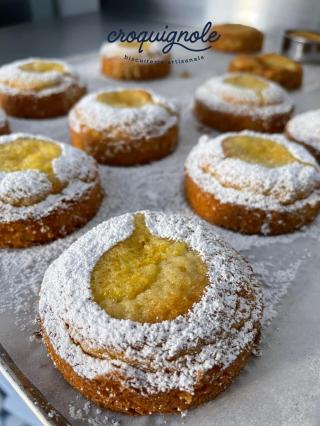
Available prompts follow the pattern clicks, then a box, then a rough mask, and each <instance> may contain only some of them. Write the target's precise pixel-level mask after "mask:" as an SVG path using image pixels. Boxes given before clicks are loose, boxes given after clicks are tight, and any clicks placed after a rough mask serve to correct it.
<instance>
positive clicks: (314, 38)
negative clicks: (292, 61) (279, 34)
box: [290, 30, 320, 43]
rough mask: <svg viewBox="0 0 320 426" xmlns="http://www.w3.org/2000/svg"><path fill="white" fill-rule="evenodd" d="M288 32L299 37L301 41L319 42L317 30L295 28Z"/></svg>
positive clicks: (319, 34)
mask: <svg viewBox="0 0 320 426" xmlns="http://www.w3.org/2000/svg"><path fill="white" fill-rule="evenodd" d="M290 34H292V35H294V36H295V37H300V38H301V39H302V40H303V41H311V42H315V43H320V32H317V31H307V30H296V31H290Z"/></svg>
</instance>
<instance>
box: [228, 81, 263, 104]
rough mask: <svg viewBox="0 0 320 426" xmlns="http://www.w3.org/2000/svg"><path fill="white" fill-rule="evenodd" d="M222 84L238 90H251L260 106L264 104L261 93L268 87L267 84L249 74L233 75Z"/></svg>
mask: <svg viewBox="0 0 320 426" xmlns="http://www.w3.org/2000/svg"><path fill="white" fill-rule="evenodd" d="M224 83H227V84H230V85H231V86H234V87H238V88H240V89H251V90H253V91H254V92H255V94H256V95H257V98H258V99H259V102H260V104H261V105H263V103H264V96H263V91H264V90H265V89H266V88H267V87H268V83H267V82H265V81H263V80H261V79H259V78H256V77H254V76H252V75H250V74H243V75H235V76H231V77H227V78H225V79H224Z"/></svg>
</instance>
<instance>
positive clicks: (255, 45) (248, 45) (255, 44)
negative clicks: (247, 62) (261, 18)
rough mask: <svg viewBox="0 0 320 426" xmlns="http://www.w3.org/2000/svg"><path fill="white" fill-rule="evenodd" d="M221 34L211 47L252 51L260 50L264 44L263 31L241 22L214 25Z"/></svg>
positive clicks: (228, 50)
mask: <svg viewBox="0 0 320 426" xmlns="http://www.w3.org/2000/svg"><path fill="white" fill-rule="evenodd" d="M212 30H213V31H217V33H218V34H220V36H221V37H220V38H219V40H218V41H216V42H214V43H212V45H211V48H212V49H214V50H219V51H222V52H232V53H251V52H259V50H261V48H262V44H263V33H262V32H261V31H259V30H257V29H256V28H253V27H249V26H246V25H240V24H220V25H214V26H213V27H212Z"/></svg>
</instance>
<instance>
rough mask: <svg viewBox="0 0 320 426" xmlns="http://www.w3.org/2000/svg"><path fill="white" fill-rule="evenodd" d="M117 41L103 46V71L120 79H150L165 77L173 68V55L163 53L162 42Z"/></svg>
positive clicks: (106, 74)
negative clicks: (141, 49) (140, 49)
mask: <svg viewBox="0 0 320 426" xmlns="http://www.w3.org/2000/svg"><path fill="white" fill-rule="evenodd" d="M140 44H141V43H138V42H132V43H129V42H123V43H122V42H115V43H105V44H104V45H103V46H102V48H101V52H100V55H101V72H102V74H104V75H105V76H106V77H111V78H116V79H119V80H150V79H153V78H160V77H165V76H166V75H168V74H169V72H170V69H171V57H170V55H169V54H164V53H162V45H161V44H160V43H149V42H145V43H144V44H143V51H142V52H139V47H140Z"/></svg>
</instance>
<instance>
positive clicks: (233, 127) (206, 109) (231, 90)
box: [195, 73, 294, 133]
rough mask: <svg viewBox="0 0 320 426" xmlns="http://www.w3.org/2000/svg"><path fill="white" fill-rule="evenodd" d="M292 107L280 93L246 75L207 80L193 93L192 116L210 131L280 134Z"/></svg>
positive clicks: (277, 87) (235, 74)
mask: <svg viewBox="0 0 320 426" xmlns="http://www.w3.org/2000/svg"><path fill="white" fill-rule="evenodd" d="M293 109H294V107H293V103H292V102H291V100H290V98H289V96H288V94H287V93H286V91H285V90H284V89H282V88H281V87H280V86H278V85H277V84H276V83H273V82H271V81H268V80H266V79H264V78H262V77H258V76H254V75H252V74H246V73H234V74H225V75H222V76H219V77H214V78H211V79H210V80H208V81H206V82H205V83H204V84H203V85H201V86H200V87H198V89H197V90H196V93H195V115H196V117H197V118H198V120H199V121H200V122H202V123H203V124H205V125H207V126H209V127H213V128H214V129H217V130H220V131H223V132H226V131H238V130H244V129H250V130H255V131H261V132H268V133H276V132H282V131H283V129H284V126H285V124H286V122H287V121H288V120H289V118H290V117H291V115H292V112H293Z"/></svg>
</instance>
